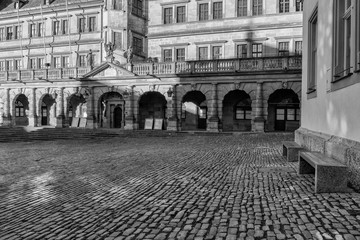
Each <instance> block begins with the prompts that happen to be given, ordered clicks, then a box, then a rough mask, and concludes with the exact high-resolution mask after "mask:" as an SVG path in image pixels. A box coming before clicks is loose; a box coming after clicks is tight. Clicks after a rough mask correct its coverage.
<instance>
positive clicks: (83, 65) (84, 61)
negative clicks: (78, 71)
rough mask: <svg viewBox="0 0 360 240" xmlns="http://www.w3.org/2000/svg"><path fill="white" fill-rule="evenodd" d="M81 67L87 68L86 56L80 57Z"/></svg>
mask: <svg viewBox="0 0 360 240" xmlns="http://www.w3.org/2000/svg"><path fill="white" fill-rule="evenodd" d="M79 67H86V55H79Z"/></svg>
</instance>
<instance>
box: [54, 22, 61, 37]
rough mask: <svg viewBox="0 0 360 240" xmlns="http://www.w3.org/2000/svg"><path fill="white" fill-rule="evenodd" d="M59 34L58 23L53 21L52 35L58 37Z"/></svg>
mask: <svg viewBox="0 0 360 240" xmlns="http://www.w3.org/2000/svg"><path fill="white" fill-rule="evenodd" d="M59 34H60V21H54V22H53V35H59Z"/></svg>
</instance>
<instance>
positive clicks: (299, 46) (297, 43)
mask: <svg viewBox="0 0 360 240" xmlns="http://www.w3.org/2000/svg"><path fill="white" fill-rule="evenodd" d="M295 55H302V41H295Z"/></svg>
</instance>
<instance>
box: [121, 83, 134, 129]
mask: <svg viewBox="0 0 360 240" xmlns="http://www.w3.org/2000/svg"><path fill="white" fill-rule="evenodd" d="M134 88H135V86H131V87H130V93H129V96H128V97H127V99H125V111H126V114H125V127H124V129H125V130H135V129H136V127H135V124H134V121H135V118H134Z"/></svg>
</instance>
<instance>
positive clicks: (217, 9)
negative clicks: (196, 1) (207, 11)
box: [213, 2, 223, 19]
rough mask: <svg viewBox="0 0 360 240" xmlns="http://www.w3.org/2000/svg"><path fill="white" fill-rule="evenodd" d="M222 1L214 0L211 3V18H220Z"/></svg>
mask: <svg viewBox="0 0 360 240" xmlns="http://www.w3.org/2000/svg"><path fill="white" fill-rule="evenodd" d="M222 12H223V10H222V2H214V3H213V19H221V18H222Z"/></svg>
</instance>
